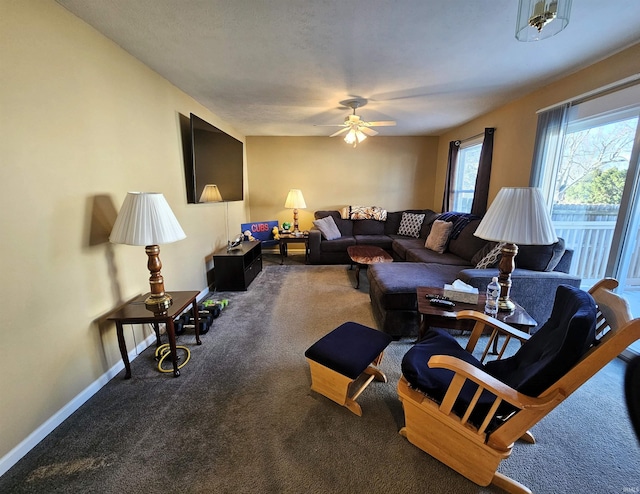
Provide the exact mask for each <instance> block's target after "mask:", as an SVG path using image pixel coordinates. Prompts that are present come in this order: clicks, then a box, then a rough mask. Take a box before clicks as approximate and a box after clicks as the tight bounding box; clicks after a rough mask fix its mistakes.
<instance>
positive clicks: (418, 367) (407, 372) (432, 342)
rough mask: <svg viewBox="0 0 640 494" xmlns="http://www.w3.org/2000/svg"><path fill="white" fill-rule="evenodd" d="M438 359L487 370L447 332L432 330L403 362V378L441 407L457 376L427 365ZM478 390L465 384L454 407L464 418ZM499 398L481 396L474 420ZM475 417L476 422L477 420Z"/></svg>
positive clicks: (485, 393) (486, 392) (485, 394)
mask: <svg viewBox="0 0 640 494" xmlns="http://www.w3.org/2000/svg"><path fill="white" fill-rule="evenodd" d="M434 355H449V356H452V357H456V358H459V359H460V360H463V361H465V362H467V363H469V364H471V365H473V366H474V367H477V368H478V369H484V367H483V365H482V364H481V363H480V361H479V360H478V359H476V358H475V357H474V356H473V355H471V354H470V353H469V352H467V351H466V350H465V349H464V348H462V347H461V346H460V344H459V343H458V342H457V341H456V339H455V338H454V337H453V336H451V335H450V334H449V333H448V332H447V331H445V330H443V329H437V328H432V329H431V330H429V332H428V333H427V334H426V335H425V338H423V339H422V340H421V341H420V342H419V343H416V344H415V345H414V346H413V347H411V349H409V351H408V352H407V353H406V354H405V356H404V357H403V359H402V364H401V368H402V375H403V376H404V377H405V378H406V379H407V381H408V382H409V384H411V386H412V387H413V388H415V389H418V390H420V391H422V392H423V393H425V394H427V395H428V396H429V397H430V398H431V399H433V400H434V401H436V402H437V403H441V402H442V399H443V398H444V395H445V393H446V391H447V389H448V388H449V384H451V380H452V379H453V375H454V373H453V372H452V371H450V370H448V369H440V368H430V367H429V366H428V365H427V362H429V359H430V358H431V357H432V356H434ZM477 389H478V386H477V385H476V384H475V383H474V382H473V381H467V382H465V384H464V386H462V390H461V391H460V394H459V396H458V400H457V401H456V403H455V404H454V406H453V410H454V411H455V412H456V413H457V414H459V415H462V414H464V412H465V410H466V407H467V405H468V404H469V403H470V402H471V399H472V398H473V395H474V394H475V392H476V391H477ZM494 400H495V396H494V395H493V394H491V393H489V392H488V391H485V392H483V393H482V394H481V395H480V399H479V400H478V403H477V405H476V408H475V409H474V416H475V415H476V414H478V415H480V414H482V412H483V411H486V410H488V408H489V407H490V406H491V404H492V403H493V401H494ZM474 416H472V417H471V419H472V421H473V419H474V418H475V417H474Z"/></svg>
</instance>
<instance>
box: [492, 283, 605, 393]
mask: <svg viewBox="0 0 640 494" xmlns="http://www.w3.org/2000/svg"><path fill="white" fill-rule="evenodd" d="M595 331H596V303H595V301H594V300H593V297H591V295H590V294H589V293H587V292H585V291H582V290H580V289H579V288H575V287H572V286H569V285H560V286H558V288H557V290H556V297H555V301H554V303H553V309H552V311H551V316H550V317H549V319H548V320H547V322H546V323H545V324H544V325H543V326H542V327H541V328H540V329H539V330H538V331H537V332H536V333H535V334H534V335H533V336H532V337H531V338H530V339H529V341H527V343H526V344H524V345H522V347H520V349H519V350H518V351H517V352H516V353H515V354H514V355H513V356H511V357H508V358H506V359H503V360H495V361H491V362H487V364H486V365H485V370H486V371H487V372H488V373H489V374H491V375H492V376H494V377H495V378H497V379H499V380H500V381H502V382H503V383H505V384H508V385H509V386H511V387H512V388H514V389H517V390H518V391H520V392H521V393H524V394H526V395H528V396H538V395H539V394H540V393H542V392H543V391H544V390H545V389H547V388H548V387H549V386H551V385H552V384H553V383H554V382H556V381H557V380H558V379H560V378H561V377H562V376H563V375H565V374H566V373H567V372H568V371H569V370H570V369H571V368H572V367H573V366H574V365H575V364H576V363H577V362H578V360H580V358H581V357H582V356H583V355H584V354H585V353H586V352H587V350H589V348H591V346H592V345H593V343H594V342H595V334H596V333H595Z"/></svg>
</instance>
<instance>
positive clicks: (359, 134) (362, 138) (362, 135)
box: [356, 130, 367, 143]
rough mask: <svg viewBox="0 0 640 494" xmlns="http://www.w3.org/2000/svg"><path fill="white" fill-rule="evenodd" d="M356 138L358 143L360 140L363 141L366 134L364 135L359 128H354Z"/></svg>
mask: <svg viewBox="0 0 640 494" xmlns="http://www.w3.org/2000/svg"><path fill="white" fill-rule="evenodd" d="M356 138H357V139H358V143H361V142H362V141H364V140H365V139H366V138H367V136H366V135H364V133H363V132H362V131H360V130H356Z"/></svg>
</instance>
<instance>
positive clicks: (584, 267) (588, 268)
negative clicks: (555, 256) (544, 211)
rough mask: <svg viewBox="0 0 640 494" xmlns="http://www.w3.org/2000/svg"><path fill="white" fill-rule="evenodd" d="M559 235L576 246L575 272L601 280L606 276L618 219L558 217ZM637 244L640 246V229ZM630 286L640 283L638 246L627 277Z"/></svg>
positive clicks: (572, 265)
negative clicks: (563, 218)
mask: <svg viewBox="0 0 640 494" xmlns="http://www.w3.org/2000/svg"><path fill="white" fill-rule="evenodd" d="M553 224H554V226H555V229H556V233H557V235H558V237H562V238H563V239H564V241H565V246H566V247H567V248H570V249H573V260H572V262H571V273H572V274H575V275H576V276H580V277H581V278H582V279H583V280H585V281H586V280H599V279H601V278H603V277H604V276H605V269H606V267H607V259H608V257H609V251H610V249H611V240H612V238H613V229H614V227H615V221H554V222H553ZM635 242H636V243H635V245H638V246H640V243H639V242H640V231H638V232H636V238H635ZM626 285H627V288H631V287H640V252H638V249H635V251H634V253H633V255H632V257H631V262H630V264H629V271H628V273H627V279H626Z"/></svg>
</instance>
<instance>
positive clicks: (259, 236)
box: [240, 220, 278, 245]
mask: <svg viewBox="0 0 640 494" xmlns="http://www.w3.org/2000/svg"><path fill="white" fill-rule="evenodd" d="M274 226H278V221H277V220H273V221H258V222H255V223H242V224H241V225H240V228H241V231H242V232H243V233H244V232H246V231H247V230H249V231H250V232H251V235H253V236H254V237H255V239H256V240H260V241H261V242H262V243H264V245H275V244H276V241H275V240H274V239H273V234H272V233H271V230H273V227H274Z"/></svg>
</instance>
